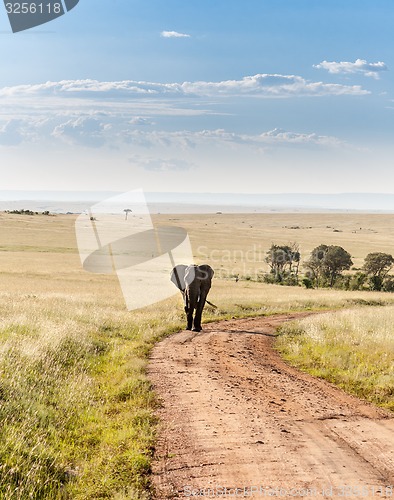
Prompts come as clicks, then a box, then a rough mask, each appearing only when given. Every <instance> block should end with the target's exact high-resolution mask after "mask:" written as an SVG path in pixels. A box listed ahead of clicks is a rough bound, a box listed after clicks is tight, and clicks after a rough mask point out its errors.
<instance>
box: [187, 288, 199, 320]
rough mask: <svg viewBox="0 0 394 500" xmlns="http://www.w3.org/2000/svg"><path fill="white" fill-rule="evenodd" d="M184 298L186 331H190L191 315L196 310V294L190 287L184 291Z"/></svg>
mask: <svg viewBox="0 0 394 500" xmlns="http://www.w3.org/2000/svg"><path fill="white" fill-rule="evenodd" d="M186 297H187V306H186V307H185V310H186V318H187V327H186V330H191V329H192V327H193V313H194V309H195V308H196V305H197V304H196V303H197V293H196V291H195V290H194V289H193V288H192V287H188V288H187V289H186Z"/></svg>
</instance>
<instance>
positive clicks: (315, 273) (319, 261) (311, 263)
mask: <svg viewBox="0 0 394 500" xmlns="http://www.w3.org/2000/svg"><path fill="white" fill-rule="evenodd" d="M327 251H328V246H327V245H319V246H318V247H316V248H314V249H313V250H312V252H311V256H310V257H309V259H308V260H307V261H306V262H304V267H305V268H306V269H307V274H309V278H310V279H312V280H313V281H314V282H315V285H316V287H317V288H319V286H320V281H321V277H322V275H323V270H324V257H325V255H326V253H327Z"/></svg>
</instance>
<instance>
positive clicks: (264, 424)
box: [149, 314, 394, 500]
mask: <svg viewBox="0 0 394 500" xmlns="http://www.w3.org/2000/svg"><path fill="white" fill-rule="evenodd" d="M300 316H301V315H300V314H298V315H297V314H294V315H287V316H285V315H282V316H275V317H266V318H253V319H247V320H231V321H223V322H219V323H211V324H209V325H204V331H202V332H200V333H198V334H196V333H195V332H187V331H183V332H180V333H178V334H176V335H173V336H171V337H169V338H167V339H165V340H164V341H163V342H161V343H160V344H158V345H157V346H156V347H155V349H154V351H153V354H152V357H151V363H150V368H149V376H150V378H151V380H152V383H153V385H154V387H155V390H156V391H157V393H158V395H159V397H160V398H161V400H162V407H161V408H160V410H159V411H158V415H159V418H160V420H161V425H160V435H159V441H158V446H157V450H156V454H155V460H154V465H153V484H154V486H155V490H156V498H157V499H158V500H164V499H167V498H196V497H199V498H216V497H217V498H220V497H221V498H223V497H224V498H226V497H227V498H243V497H245V498H247V497H256V498H265V497H278V498H284V497H285V498H315V497H322V498H386V497H387V498H389V497H393V496H394V491H393V490H392V489H391V488H390V485H393V484H394V418H392V417H393V416H392V415H391V414H389V413H387V412H385V411H383V410H381V409H377V408H375V407H373V406H372V405H370V404H368V403H366V402H363V401H361V400H359V399H357V398H355V397H352V396H349V395H347V394H345V393H344V392H342V391H341V390H339V389H337V388H335V387H334V386H333V385H331V384H329V383H327V382H325V381H322V380H318V379H314V378H313V377H311V376H309V375H306V374H304V373H301V372H299V371H298V370H296V369H294V368H292V367H290V366H288V365H287V364H286V363H285V362H284V361H283V360H282V359H281V358H280V356H279V355H278V354H277V353H276V352H275V350H273V340H274V332H275V330H276V328H277V327H278V326H279V325H280V324H281V323H282V322H284V321H288V320H291V319H295V318H298V317H300Z"/></svg>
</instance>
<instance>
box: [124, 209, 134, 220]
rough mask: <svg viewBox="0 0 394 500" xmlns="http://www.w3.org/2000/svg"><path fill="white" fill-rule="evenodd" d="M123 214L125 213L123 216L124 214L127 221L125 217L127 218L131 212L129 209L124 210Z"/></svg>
mask: <svg viewBox="0 0 394 500" xmlns="http://www.w3.org/2000/svg"><path fill="white" fill-rule="evenodd" d="M123 212H125V214H126V216H125V219H126V220H127V217H128V215H129V213H130V212H132V210H131V208H125V209H124V210H123Z"/></svg>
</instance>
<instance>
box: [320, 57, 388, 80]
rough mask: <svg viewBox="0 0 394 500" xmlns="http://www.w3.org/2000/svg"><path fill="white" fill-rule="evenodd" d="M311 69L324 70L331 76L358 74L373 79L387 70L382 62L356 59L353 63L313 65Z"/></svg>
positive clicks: (333, 62)
mask: <svg viewBox="0 0 394 500" xmlns="http://www.w3.org/2000/svg"><path fill="white" fill-rule="evenodd" d="M313 67H314V68H317V69H326V70H327V71H328V72H329V73H333V74H354V73H360V74H363V75H365V76H369V77H372V78H375V79H378V78H379V73H380V72H382V71H387V70H388V68H387V66H386V64H385V63H384V62H382V61H380V62H376V63H369V62H367V61H365V60H364V59H356V61H355V62H347V61H341V62H335V61H332V62H329V61H323V62H321V63H320V64H316V65H314V66H313Z"/></svg>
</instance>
